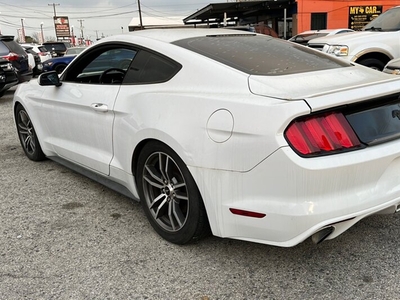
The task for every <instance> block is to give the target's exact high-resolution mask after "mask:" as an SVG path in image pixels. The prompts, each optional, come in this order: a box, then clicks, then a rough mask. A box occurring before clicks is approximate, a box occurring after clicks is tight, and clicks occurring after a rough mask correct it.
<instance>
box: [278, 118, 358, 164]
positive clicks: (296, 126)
mask: <svg viewBox="0 0 400 300" xmlns="http://www.w3.org/2000/svg"><path fill="white" fill-rule="evenodd" d="M285 138H286V140H287V141H288V143H289V145H290V146H291V147H292V148H293V149H294V150H295V151H296V152H297V153H299V154H300V155H302V156H316V155H324V154H331V153H335V152H339V151H343V150H350V149H354V148H358V147H360V146H361V143H360V141H359V139H358V137H357V136H356V134H355V133H354V131H353V129H352V128H351V126H350V124H349V123H348V122H347V120H346V118H345V117H344V116H343V114H342V113H337V112H332V113H327V114H323V115H315V116H311V117H307V118H299V119H296V120H294V121H293V122H292V123H290V125H289V126H288V128H287V129H286V130H285Z"/></svg>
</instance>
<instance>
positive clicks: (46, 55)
mask: <svg viewBox="0 0 400 300" xmlns="http://www.w3.org/2000/svg"><path fill="white" fill-rule="evenodd" d="M21 46H22V47H24V46H27V47H32V50H33V51H35V52H36V53H37V54H38V55H39V57H40V61H41V62H42V63H43V62H45V61H46V60H48V59H50V58H52V57H53V56H52V55H51V53H50V52H49V51H47V49H46V47H44V46H43V45H37V44H21Z"/></svg>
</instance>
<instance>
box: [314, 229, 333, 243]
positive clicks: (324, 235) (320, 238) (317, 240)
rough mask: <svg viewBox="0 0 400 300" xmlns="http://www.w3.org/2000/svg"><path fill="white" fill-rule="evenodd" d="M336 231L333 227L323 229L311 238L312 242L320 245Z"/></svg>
mask: <svg viewBox="0 0 400 300" xmlns="http://www.w3.org/2000/svg"><path fill="white" fill-rule="evenodd" d="M334 230H335V228H334V227H333V226H330V227H326V228H323V229H321V230H320V231H318V232H316V233H314V234H313V235H312V236H311V240H312V241H313V243H314V244H319V243H321V242H323V241H324V240H325V239H326V238H327V237H328V236H329V235H330V234H331V233H332V232H333V231H334Z"/></svg>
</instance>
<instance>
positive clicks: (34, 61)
mask: <svg viewBox="0 0 400 300" xmlns="http://www.w3.org/2000/svg"><path fill="white" fill-rule="evenodd" d="M22 47H23V48H24V49H25V51H26V53H27V54H28V62H29V66H30V68H31V69H32V72H33V76H36V75H39V74H40V73H42V72H43V64H42V61H41V60H40V57H39V54H37V53H36V52H35V51H34V50H33V48H32V47H30V46H22Z"/></svg>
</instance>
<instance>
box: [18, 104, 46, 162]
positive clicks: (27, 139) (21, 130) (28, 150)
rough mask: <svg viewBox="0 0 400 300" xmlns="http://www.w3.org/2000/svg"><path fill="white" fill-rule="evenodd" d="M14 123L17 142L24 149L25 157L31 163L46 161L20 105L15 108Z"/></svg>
mask: <svg viewBox="0 0 400 300" xmlns="http://www.w3.org/2000/svg"><path fill="white" fill-rule="evenodd" d="M15 122H16V126H17V132H18V137H19V141H20V142H21V146H22V149H24V152H25V154H26V156H27V157H28V158H29V159H30V160H33V161H41V160H44V159H46V156H45V155H44V153H43V151H42V148H41V147H40V144H39V140H38V138H37V136H36V132H35V128H34V127H33V124H32V121H31V119H30V117H29V115H28V113H27V112H26V110H25V109H24V108H23V107H22V105H18V106H17V109H16V111H15Z"/></svg>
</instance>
